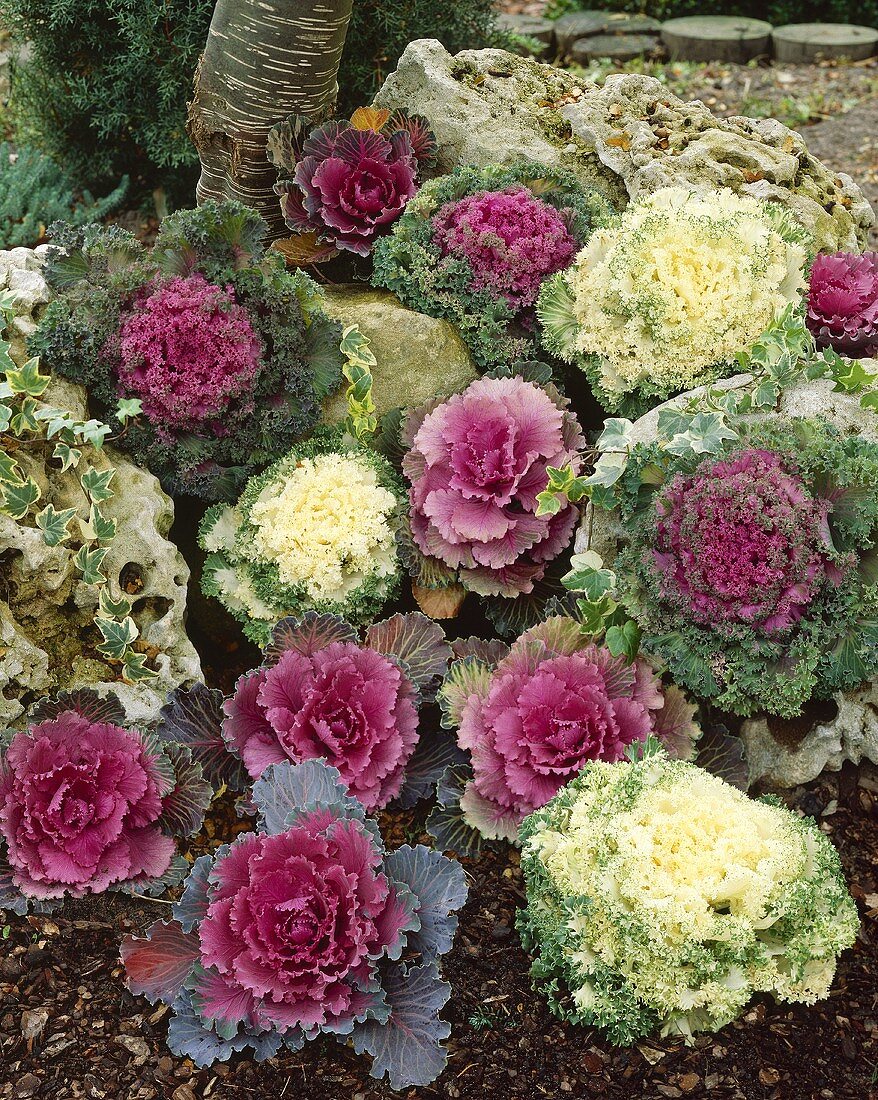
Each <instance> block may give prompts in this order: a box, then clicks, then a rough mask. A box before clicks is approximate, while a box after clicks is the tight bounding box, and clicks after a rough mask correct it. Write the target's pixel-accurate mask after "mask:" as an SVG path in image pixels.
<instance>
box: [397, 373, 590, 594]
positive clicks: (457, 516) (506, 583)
mask: <svg viewBox="0 0 878 1100" xmlns="http://www.w3.org/2000/svg"><path fill="white" fill-rule="evenodd" d="M401 436H402V441H403V445H404V446H405V447H406V448H407V450H406V453H405V455H404V457H403V463H402V468H403V472H404V474H405V476H406V477H407V478H408V481H409V484H410V489H409V503H410V510H409V511H410V514H409V521H410V526H411V537H412V539H413V542H414V547H413V555H412V556H411V558H410V561H409V567H410V571H411V573H412V576H413V577H415V579H416V580H417V581H418V583H420V584H422V585H424V586H426V587H434V588H439V587H442V586H447V585H450V584H453V583H455V582H459V583H460V584H461V585H463V587H464V589H466V590H467V591H470V592H476V593H478V594H479V595H481V596H488V597H493V596H501V597H506V598H507V599H508V598H512V597H515V596H518V595H519V594H520V593H530V592H533V590H534V585H535V584H536V583H537V582H539V581H540V580H541V579H542V577H543V575H544V574H545V571H546V567H547V564H548V563H549V562H551V561H552V560H553V559H554V558H557V557H558V556H559V555H560V554H561V553H562V551H563V550H564V549H565V547H566V546H567V544H568V542H569V541H570V537H571V535H572V534H573V529H574V527H575V525H576V520H577V517H578V515H579V512H578V510H577V508H576V507H575V506H574V505H572V504H569V503H568V504H565V506H564V507H561V508H559V510H558V511H557V513H556V514H554V515H551V516H548V515H547V516H538V515H537V514H536V509H537V494H538V493H540V492H541V491H542V490H543V489H544V488H545V486H546V481H547V474H546V469H547V467H548V466H552V467H561V466H566V465H568V464H571V467H572V468H574V470H575V471H578V469H579V457H578V454H579V451H580V450H581V449H582V446H583V443H584V440H583V436H582V434H581V432H580V429H579V425H578V423H577V421H576V418H575V416H574V415H573V414H572V413H571V412H569V411H568V409H567V402H566V401H565V400H564V399H563V398H562V397H561V396H560V395H559V394H558V392H557V390H555V389H554V388H553V387H552V386H546V387H541V386H538V385H536V384H535V383H533V382H528V381H525V380H524V379H523V378H521V377H514V378H480V379H478V380H477V381H475V382H473V383H471V385H469V386H468V387H467V388H466V389H465V390H464V391H463V392H462V393H459V394H455V395H453V396H452V397H449V398H447V399H445V400H442V401H433V402H430V403H429V404H428V405H425V406H423V407H422V408H420V409H415V410H410V411H409V412H408V413H407V414H406V417H405V419H404V421H403V424H402V432H401Z"/></svg>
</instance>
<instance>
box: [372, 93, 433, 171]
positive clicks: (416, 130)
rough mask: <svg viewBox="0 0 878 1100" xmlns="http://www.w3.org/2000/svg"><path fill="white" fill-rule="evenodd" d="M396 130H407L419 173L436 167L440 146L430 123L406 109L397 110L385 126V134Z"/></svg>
mask: <svg viewBox="0 0 878 1100" xmlns="http://www.w3.org/2000/svg"><path fill="white" fill-rule="evenodd" d="M394 130H405V132H406V133H407V134H408V136H409V140H410V141H411V143H412V150H413V151H414V154H415V157H416V159H417V161H418V170H419V171H423V170H424V169H425V168H435V167H436V158H437V155H438V153H439V145H438V143H437V141H436V135H435V134H434V133H433V131H432V130H431V129H430V123H429V121H428V120H427V119H426V118H425V117H424V116H423V115H410V114H409V113H408V111H406V110H405V109H404V108H402V107H400V108H397V110H395V111H394V112H393V114H392V115H391V116H390V118H389V120H388V121H387V122H386V123H385V125H384V133H385V134H392V133H393V132H394Z"/></svg>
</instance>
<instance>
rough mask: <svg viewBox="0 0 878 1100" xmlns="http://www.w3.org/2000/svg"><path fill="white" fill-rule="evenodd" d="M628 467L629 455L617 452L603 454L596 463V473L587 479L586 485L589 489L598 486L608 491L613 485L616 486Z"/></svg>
mask: <svg viewBox="0 0 878 1100" xmlns="http://www.w3.org/2000/svg"><path fill="white" fill-rule="evenodd" d="M627 465H628V455H627V454H621V453H619V452H616V451H611V452H609V453H607V454H602V455H601V456H600V458H599V459H598V460H597V462H596V463H595V467H594V473H592V474H590V475H589V476H588V477H587V478H585V480H584V484H585V485H587V486H589V487H591V486H594V485H597V486H603V487H604V488H607V489H608V488H609V487H610V486H611V485H615V484H616V482H617V481H618V480H619V478H620V477H621V476H622V474H624V473H625V467H626V466H627Z"/></svg>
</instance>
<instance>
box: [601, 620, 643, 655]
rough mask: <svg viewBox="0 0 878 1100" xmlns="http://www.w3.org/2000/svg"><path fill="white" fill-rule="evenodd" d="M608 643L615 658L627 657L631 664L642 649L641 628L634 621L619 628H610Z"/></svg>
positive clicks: (608, 628) (629, 621)
mask: <svg viewBox="0 0 878 1100" xmlns="http://www.w3.org/2000/svg"><path fill="white" fill-rule="evenodd" d="M606 643H607V649H609V651H610V653H612V654H613V656H614V657H625V658H626V660H627V661H628V662H629V663H630V662H631V661H633V660H634V658H635V657H636V656H637V653H638V650H639V649H640V627H639V626H638V625H637V623H635V622H634V621H633V620H632V619H629V620H628V621H627V622H626V623H621V624H620V625H618V626H608V627H607V636H606Z"/></svg>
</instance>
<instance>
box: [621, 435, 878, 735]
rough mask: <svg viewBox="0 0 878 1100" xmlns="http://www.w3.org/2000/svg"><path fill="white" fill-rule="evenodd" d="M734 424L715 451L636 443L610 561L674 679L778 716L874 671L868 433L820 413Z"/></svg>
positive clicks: (876, 512)
mask: <svg viewBox="0 0 878 1100" xmlns="http://www.w3.org/2000/svg"><path fill="white" fill-rule="evenodd" d="M736 426H737V425H736ZM740 433H741V434H740V436H739V437H738V438H735V439H733V440H727V441H726V445H725V447H724V449H723V451H722V453H721V454H720V455H718V456H717V455H710V456H699V455H695V454H693V453H692V452H687V453H686V454H685V455H674V454H672V453H671V452H670V451H669V450H667V449H662V448H660V447H659V446H658V445H653V446H650V447H644V446H642V445H640V446H638V447H636V448H635V449H634V451H633V452H632V459H633V461H632V462H631V463H629V467H628V469H627V470H626V473H625V475H624V477H623V478H622V480H621V481H619V482H618V483H617V485H616V490H617V496H618V498H619V500H620V503H621V508H622V516H623V520H624V521H625V522H626V524H627V526H628V530H629V533H630V543H629V544H628V545H627V546H626V547H625V549H624V550H623V551H622V553H621V554H620V556H619V557H618V558H617V559H616V562H615V565H614V570H615V572H616V574H617V576H618V584H619V598H620V599H621V601H622V602H623V604H624V605H625V607H626V609H627V611H628V612H629V613H630V614H631V616H632V617H633V618H634V619H635V620H636V622H637V624H638V625H639V627H640V628H641V630H642V631H643V648H644V649H645V650H646V651H647V652H649V653H653V654H655V655H656V656H657V657H659V658H660V659H661V660H662V661H663V662H664V663H666V665H667V667H668V669H669V671H670V673H671V675H672V676H673V677H674V679H675V680H676V681H677V682H678V683H680V684H682V685H683V686H684V687H686V688H688V689H689V690H690V691H692V692H693V693H694V694H695V695H697V696H699V697H701V698H704V699H710V700H712V701H714V702H715V703H716V704H717V705H718V706H719V707H721V708H722V709H724V710H729V711H732V712H733V713H736V714H740V715H744V716H746V715H749V714H753V713H754V712H757V711H767V712H769V713H771V714H780V715H783V716H787V717H790V716H794V715H797V714H799V713H800V712H801V709H802V707H803V706H804V705H805V703H807V702H808V700H809V699H812V698H816V699H826V698H829V697H830V696H831V695H832V694H833V693H834V692H837V691H843V690H848V689H851V688H853V687H855V686H856V685H857V684H859V683H861V682H862V681H864V680H868V679H871V677H872V676H873V675H874V674H875V671H876V669H878V633H876V630H875V626H874V620H875V611H876V607H878V584H876V574H875V571H874V556H875V534H876V530H878V491H876V485H878V480H876V479H878V446H876V445H875V444H874V443H870V442H867V441H866V440H864V439H862V438H859V437H856V436H847V437H845V436H842V435H841V434H840V433H839V432H838V431H837V430H836V429H834V428H833V427H831V426H830V425H829V424H827V423H826V422H823V421H818V420H813V421H805V420H797V421H780V422H776V423H775V422H764V423H757V424H753V423H748V422H747V421H746V420H744V421H742V424H741V427H740ZM620 487H621V489H620Z"/></svg>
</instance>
